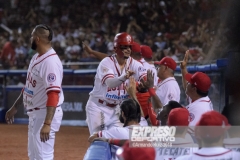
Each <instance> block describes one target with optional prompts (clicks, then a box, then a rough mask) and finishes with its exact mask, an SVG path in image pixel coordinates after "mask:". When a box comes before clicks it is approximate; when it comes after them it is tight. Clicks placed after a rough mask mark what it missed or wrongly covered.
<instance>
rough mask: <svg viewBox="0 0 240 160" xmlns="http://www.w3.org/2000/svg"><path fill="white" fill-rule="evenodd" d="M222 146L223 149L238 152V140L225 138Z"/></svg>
mask: <svg viewBox="0 0 240 160" xmlns="http://www.w3.org/2000/svg"><path fill="white" fill-rule="evenodd" d="M223 145H224V147H225V148H228V149H231V150H234V151H237V152H240V138H226V139H224V141H223ZM239 159H240V157H239Z"/></svg>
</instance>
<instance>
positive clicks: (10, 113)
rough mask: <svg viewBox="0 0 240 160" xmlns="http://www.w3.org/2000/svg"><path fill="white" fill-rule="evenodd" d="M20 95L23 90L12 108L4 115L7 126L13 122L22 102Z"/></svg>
mask: <svg viewBox="0 0 240 160" xmlns="http://www.w3.org/2000/svg"><path fill="white" fill-rule="evenodd" d="M23 89H24V88H23ZM22 93H23V90H22V91H21V93H20V95H19V96H18V98H17V99H16V101H15V102H14V104H13V105H12V107H11V108H10V109H9V110H8V111H7V113H6V115H5V120H6V122H7V123H8V124H12V123H13V122H14V115H15V114H16V113H17V109H18V107H19V106H20V104H21V103H22V102H23V100H22V98H23V95H22Z"/></svg>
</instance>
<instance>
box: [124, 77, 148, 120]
mask: <svg viewBox="0 0 240 160" xmlns="http://www.w3.org/2000/svg"><path fill="white" fill-rule="evenodd" d="M126 90H127V93H128V94H129V96H130V98H132V99H134V100H136V101H137V102H138V104H139V106H140V110H141V117H144V114H143V111H142V107H141V105H140V103H139V101H138V99H137V96H136V93H137V88H136V81H135V79H134V78H133V77H130V78H129V86H127V88H126Z"/></svg>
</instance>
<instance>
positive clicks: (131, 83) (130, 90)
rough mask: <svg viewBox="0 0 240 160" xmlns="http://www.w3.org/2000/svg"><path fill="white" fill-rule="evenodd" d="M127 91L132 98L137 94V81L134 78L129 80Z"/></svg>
mask: <svg viewBox="0 0 240 160" xmlns="http://www.w3.org/2000/svg"><path fill="white" fill-rule="evenodd" d="M126 91H127V93H128V94H129V96H130V97H135V96H136V93H137V89H136V81H135V79H134V78H133V77H130V78H129V85H128V86H126Z"/></svg>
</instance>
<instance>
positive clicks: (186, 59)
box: [180, 50, 190, 69]
mask: <svg viewBox="0 0 240 160" xmlns="http://www.w3.org/2000/svg"><path fill="white" fill-rule="evenodd" d="M189 53H190V52H189V50H187V51H186V53H185V56H184V58H183V61H181V62H180V67H181V69H185V68H186V67H187V63H188V56H189Z"/></svg>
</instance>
